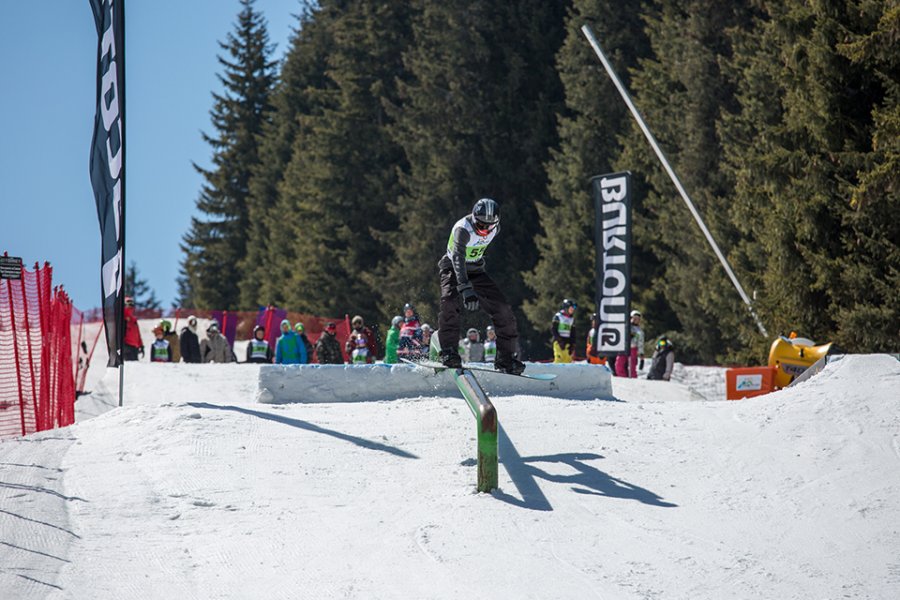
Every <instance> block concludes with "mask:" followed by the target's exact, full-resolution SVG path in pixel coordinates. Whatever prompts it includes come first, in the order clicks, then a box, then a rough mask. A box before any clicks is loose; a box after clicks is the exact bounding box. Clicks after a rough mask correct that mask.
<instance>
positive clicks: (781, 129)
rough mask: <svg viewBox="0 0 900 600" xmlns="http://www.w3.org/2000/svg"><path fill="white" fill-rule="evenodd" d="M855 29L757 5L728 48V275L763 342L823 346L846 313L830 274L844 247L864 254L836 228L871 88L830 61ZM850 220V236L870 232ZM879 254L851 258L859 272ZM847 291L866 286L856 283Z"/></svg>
mask: <svg viewBox="0 0 900 600" xmlns="http://www.w3.org/2000/svg"><path fill="white" fill-rule="evenodd" d="M858 25H859V12H858V11H854V10H852V9H851V8H850V7H849V6H848V5H847V3H846V2H838V1H830V2H828V1H826V2H817V3H812V4H811V3H808V2H804V1H801V0H787V1H786V2H783V3H766V4H764V5H763V14H762V15H761V17H759V18H758V19H756V21H755V26H754V28H753V29H752V30H751V31H749V32H739V33H738V35H737V36H736V40H737V44H736V46H735V55H734V57H733V59H732V60H731V61H729V64H730V68H731V69H732V70H733V72H734V74H735V80H736V81H737V83H738V88H737V99H738V102H739V109H738V110H736V111H735V112H733V113H732V114H729V115H727V116H726V118H724V119H723V125H722V131H723V132H724V134H725V142H726V143H725V144H724V148H725V156H726V159H727V166H728V168H729V169H730V171H731V173H732V176H733V177H734V179H735V194H734V196H733V199H732V204H731V207H732V212H731V219H732V220H733V222H734V223H735V225H736V226H737V227H739V228H740V231H741V234H742V235H743V236H744V239H743V240H742V242H741V249H740V253H738V254H737V257H738V258H739V265H738V266H739V269H740V270H741V271H743V273H745V274H746V275H747V276H748V277H750V279H751V283H750V287H752V288H754V289H758V290H759V291H760V294H759V305H758V306H759V308H760V311H761V316H762V318H763V321H764V322H766V323H767V324H769V325H770V327H769V329H770V333H787V332H789V331H791V330H794V331H798V332H799V333H800V334H801V335H804V336H806V337H809V338H812V339H814V340H823V341H824V340H828V339H831V337H832V336H833V334H834V333H835V331H836V330H837V323H836V319H837V318H839V314H840V311H841V309H842V308H849V307H845V306H844V301H842V300H840V297H841V296H845V295H846V294H844V291H843V290H842V289H841V288H842V287H843V286H845V285H847V282H848V280H847V279H846V277H845V275H844V274H842V272H841V271H842V264H843V263H844V262H845V260H846V258H847V255H846V253H847V250H848V248H849V246H852V245H854V244H855V243H857V240H858V241H859V242H860V243H863V244H865V243H867V242H865V241H864V240H863V239H862V238H856V236H855V235H854V234H853V231H852V229H848V228H847V224H848V223H849V222H851V221H852V220H853V219H854V216H853V215H852V214H851V211H852V208H851V203H850V201H849V199H850V198H851V197H852V196H853V191H854V190H856V192H857V193H861V192H862V191H863V188H864V187H865V183H863V184H862V185H859V181H858V173H859V172H860V171H861V170H863V169H864V168H865V167H866V166H867V163H869V162H870V158H871V144H872V136H871V132H870V129H871V120H872V111H873V102H875V101H876V99H877V98H879V97H881V90H882V85H883V84H882V83H881V82H879V81H877V80H876V79H875V78H874V77H873V76H872V73H871V72H869V71H867V69H866V68H865V66H863V65H854V64H853V63H851V61H850V60H848V59H847V58H846V57H845V56H843V55H842V54H841V53H840V52H839V50H838V44H839V43H841V42H843V41H845V40H847V39H848V38H849V31H848V30H851V31H852V30H853V29H856V28H858ZM857 197H858V198H861V196H857ZM860 216H861V217H862V221H860V222H859V223H858V224H859V225H862V228H861V229H860V231H859V232H860V233H863V232H864V231H865V230H866V229H868V230H869V233H872V232H874V231H877V229H872V228H870V227H869V226H868V225H867V224H866V221H867V220H869V219H870V217H869V216H868V215H865V214H864V213H861V214H860ZM854 238H856V239H854ZM880 252H881V250H880V249H875V251H874V252H869V251H867V250H864V251H863V252H861V253H858V254H857V255H856V257H857V258H860V259H864V262H868V261H870V260H871V259H874V258H876V257H877V256H879V254H880ZM867 254H868V256H866V255H867ZM878 270H880V267H879V268H878V269H876V271H875V272H877V271H878ZM854 283H855V284H856V285H857V286H858V289H860V288H859V286H866V285H872V284H874V283H875V282H873V281H871V280H870V279H869V277H868V276H865V275H863V277H862V279H861V280H855V281H854ZM882 285H883V284H882ZM881 289H884V288H881ZM855 293H858V294H867V293H868V289H866V292H862V291H861V289H860V291H859V292H855ZM882 293H883V292H882ZM894 295H896V294H894ZM864 312H865V311H864ZM760 350H763V348H761V349H760Z"/></svg>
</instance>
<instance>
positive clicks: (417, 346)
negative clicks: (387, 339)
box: [397, 302, 423, 360]
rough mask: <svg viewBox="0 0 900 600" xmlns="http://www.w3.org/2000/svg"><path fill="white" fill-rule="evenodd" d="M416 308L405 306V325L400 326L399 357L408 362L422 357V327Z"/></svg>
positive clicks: (409, 305)
mask: <svg viewBox="0 0 900 600" xmlns="http://www.w3.org/2000/svg"><path fill="white" fill-rule="evenodd" d="M420 323H421V321H420V320H419V315H418V314H417V313H416V309H415V307H414V306H413V305H412V304H410V303H408V302H407V303H406V304H404V305H403V323H402V324H401V325H400V344H399V345H398V347H397V356H398V357H400V358H405V359H407V360H415V359H417V358H419V357H421V356H422V354H423V352H422V326H421V324H420Z"/></svg>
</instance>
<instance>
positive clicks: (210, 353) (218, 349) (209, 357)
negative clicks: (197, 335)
mask: <svg viewBox="0 0 900 600" xmlns="http://www.w3.org/2000/svg"><path fill="white" fill-rule="evenodd" d="M200 356H201V358H202V360H203V362H205V363H229V362H234V353H233V352H232V351H231V346H229V345H228V340H226V339H225V336H224V335H222V334H221V333H219V324H218V323H217V322H216V321H215V320H213V322H212V323H210V324H209V327H207V328H206V339H205V340H203V341H202V342H201V343H200Z"/></svg>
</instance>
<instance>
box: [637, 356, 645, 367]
mask: <svg viewBox="0 0 900 600" xmlns="http://www.w3.org/2000/svg"><path fill="white" fill-rule="evenodd" d="M638 369H641V370H643V369H644V359H643V358H642V359H641V360H639V361H638Z"/></svg>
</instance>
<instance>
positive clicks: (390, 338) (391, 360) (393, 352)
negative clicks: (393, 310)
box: [384, 315, 403, 365]
mask: <svg viewBox="0 0 900 600" xmlns="http://www.w3.org/2000/svg"><path fill="white" fill-rule="evenodd" d="M401 323H403V317H401V316H400V315H397V316H396V317H394V318H393V319H391V328H390V329H388V334H387V339H386V340H385V342H384V363H385V364H387V365H395V364H397V363H398V362H400V357H399V356H398V355H397V348H398V346H399V345H400V324H401Z"/></svg>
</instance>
